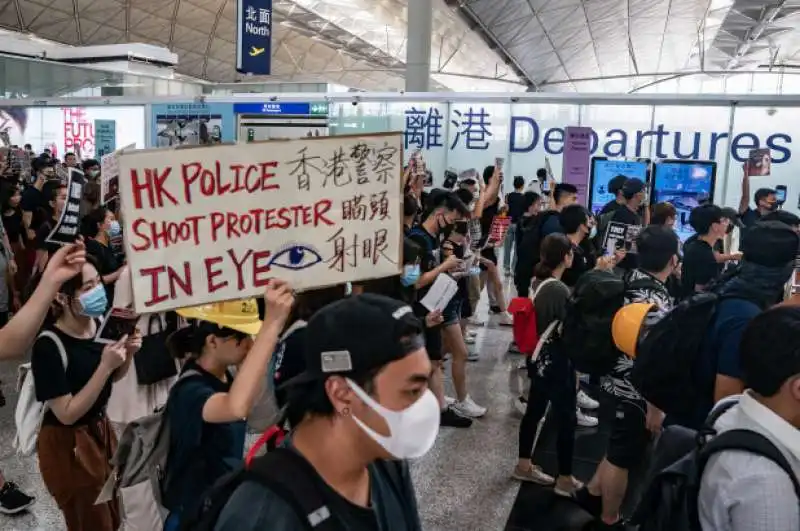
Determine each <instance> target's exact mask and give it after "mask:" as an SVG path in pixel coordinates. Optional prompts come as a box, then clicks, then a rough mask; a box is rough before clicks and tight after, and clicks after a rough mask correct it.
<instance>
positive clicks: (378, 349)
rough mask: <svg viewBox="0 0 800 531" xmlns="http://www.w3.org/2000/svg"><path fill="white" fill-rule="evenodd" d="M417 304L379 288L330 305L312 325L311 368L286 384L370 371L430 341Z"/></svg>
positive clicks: (308, 343) (307, 358)
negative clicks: (380, 291) (379, 291)
mask: <svg viewBox="0 0 800 531" xmlns="http://www.w3.org/2000/svg"><path fill="white" fill-rule="evenodd" d="M423 332H424V329H423V324H422V322H421V321H420V320H419V319H417V317H416V316H415V315H414V312H413V310H412V309H411V306H409V305H407V304H405V303H403V302H400V301H397V300H395V299H391V298H389V297H385V296H383V295H376V294H374V293H364V294H361V295H353V296H351V297H347V298H345V299H341V300H339V301H336V302H334V303H333V304H329V305H328V306H325V307H324V308H322V309H321V310H319V311H318V312H317V313H315V314H314V316H313V317H311V319H310V320H309V321H308V325H307V326H306V347H305V371H304V372H303V373H301V374H299V375H298V376H296V377H294V378H292V379H291V380H289V381H287V382H286V383H285V384H284V386H291V385H297V384H303V383H308V382H312V381H318V380H324V379H326V378H327V377H328V376H331V375H334V374H338V375H342V376H347V375H350V374H366V373H369V372H371V371H373V370H376V369H380V368H381V367H384V366H385V365H388V364H389V363H392V362H393V361H397V360H400V359H403V358H404V357H406V356H407V355H408V354H410V353H411V352H414V351H416V350H418V349H420V348H423V347H424V346H425V337H424V336H423Z"/></svg>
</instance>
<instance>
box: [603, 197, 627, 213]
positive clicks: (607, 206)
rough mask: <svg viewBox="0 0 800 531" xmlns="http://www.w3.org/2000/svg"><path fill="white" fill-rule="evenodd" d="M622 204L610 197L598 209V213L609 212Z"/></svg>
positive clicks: (617, 208)
mask: <svg viewBox="0 0 800 531" xmlns="http://www.w3.org/2000/svg"><path fill="white" fill-rule="evenodd" d="M621 206H623V205H621V204H619V203H618V202H617V200H616V199H612V200H611V201H609V202H608V203H606V204H605V205H604V206H603V208H602V209H601V210H600V215H601V216H602V215H603V214H608V213H609V212H616V211H617V210H619V208H620V207H621Z"/></svg>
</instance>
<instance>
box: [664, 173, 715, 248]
mask: <svg viewBox="0 0 800 531" xmlns="http://www.w3.org/2000/svg"><path fill="white" fill-rule="evenodd" d="M716 175H717V163H716V162H710V161H697V160H665V161H662V162H657V163H656V165H655V175H654V177H653V196H652V201H651V203H652V204H655V203H661V202H664V201H666V202H668V203H672V205H673V206H674V207H675V210H677V216H676V219H675V232H677V233H678V236H679V237H680V239H681V241H686V239H687V238H689V236H691V235H692V234H694V229H692V227H691V226H690V225H689V213H690V212H691V211H692V209H693V208H694V207H696V206H699V205H701V204H703V203H705V202H708V201H709V200H712V199H713V197H714V185H715V181H716Z"/></svg>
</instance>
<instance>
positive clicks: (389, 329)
mask: <svg viewBox="0 0 800 531" xmlns="http://www.w3.org/2000/svg"><path fill="white" fill-rule="evenodd" d="M306 330H307V338H308V339H307V345H306V352H305V358H306V359H305V366H306V372H305V373H303V374H301V375H300V376H298V377H296V378H295V379H293V380H290V381H289V382H287V384H286V386H288V389H287V401H288V412H287V415H288V418H289V419H292V420H293V421H294V422H295V425H294V426H292V427H293V431H292V433H291V436H290V440H289V441H288V443H287V444H285V446H284V448H281V449H278V450H276V451H274V452H271V453H268V454H267V455H266V456H265V457H262V458H258V459H256V460H255V461H253V462H252V464H251V465H250V467H251V468H250V473H251V474H253V475H255V476H257V477H259V476H260V479H259V480H253V479H244V480H243V481H242V482H241V484H239V486H238V487H236V489H235V490H234V491H233V494H232V495H231V496H230V498H229V499H228V501H227V503H225V505H224V508H223V509H222V511H221V513H220V514H219V517H218V518H217V520H216V524H215V526H214V527H213V529H215V530H217V531H250V530H252V531H257V530H258V531H261V530H263V529H280V530H282V531H294V530H297V531H300V530H306V529H308V525H309V522H310V523H311V524H312V527H314V528H315V529H348V530H352V531H356V530H372V531H374V530H379V531H416V530H420V529H421V524H420V518H419V513H418V511H417V505H416V498H415V495H414V488H413V485H412V483H411V478H410V475H409V471H408V465H407V464H406V462H405V461H404V460H405V459H411V458H417V457H421V456H423V455H425V454H426V453H427V452H428V451H429V450H430V449H431V447H432V446H433V444H434V442H435V440H436V436H437V434H438V431H439V416H440V412H439V404H438V402H437V400H436V398H435V396H434V395H433V393H432V392H431V391H430V389H429V388H428V380H429V377H430V373H431V362H430V360H429V359H428V354H427V352H426V350H425V338H424V336H423V335H422V334H423V325H422V323H421V322H420V321H419V320H418V319H417V318H416V317H415V316H414V314H413V312H412V310H411V307H409V306H406V305H404V304H403V303H401V302H398V301H395V300H393V299H389V298H387V297H383V296H380V295H373V294H363V295H356V296H352V297H349V298H347V299H343V300H341V301H338V302H335V303H333V304H331V305H329V306H327V307H325V308H323V309H322V310H320V311H319V312H317V313H316V314H315V315H314V316H313V317H312V318H311V319H310V320H309V322H308V325H307V329H306ZM264 476H268V477H267V479H266V480H265V479H264Z"/></svg>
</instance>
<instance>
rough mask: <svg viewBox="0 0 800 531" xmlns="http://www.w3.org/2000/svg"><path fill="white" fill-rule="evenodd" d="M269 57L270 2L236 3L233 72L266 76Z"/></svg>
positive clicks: (269, 61)
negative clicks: (234, 69) (234, 67)
mask: <svg viewBox="0 0 800 531" xmlns="http://www.w3.org/2000/svg"><path fill="white" fill-rule="evenodd" d="M271 58H272V0H237V2H236V70H237V71H238V72H239V73H242V74H253V75H257V76H267V75H269V74H270V67H271Z"/></svg>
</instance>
